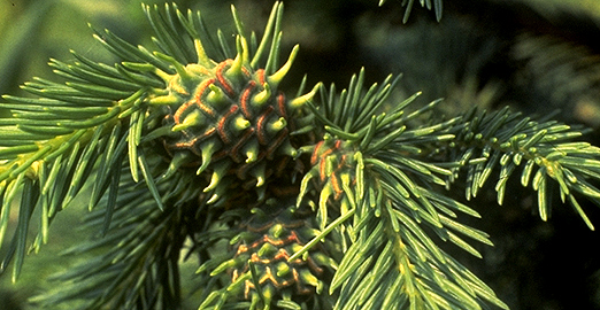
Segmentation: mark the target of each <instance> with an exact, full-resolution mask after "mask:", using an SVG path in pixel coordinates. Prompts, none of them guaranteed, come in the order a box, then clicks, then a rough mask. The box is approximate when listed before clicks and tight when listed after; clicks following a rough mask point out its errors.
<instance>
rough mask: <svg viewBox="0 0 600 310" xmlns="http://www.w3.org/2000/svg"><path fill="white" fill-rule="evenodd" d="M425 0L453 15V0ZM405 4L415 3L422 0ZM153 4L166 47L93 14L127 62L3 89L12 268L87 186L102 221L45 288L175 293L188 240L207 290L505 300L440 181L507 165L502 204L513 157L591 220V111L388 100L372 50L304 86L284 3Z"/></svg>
mask: <svg viewBox="0 0 600 310" xmlns="http://www.w3.org/2000/svg"><path fill="white" fill-rule="evenodd" d="M383 2H384V1H381V4H383ZM420 3H421V5H422V6H426V7H427V8H428V9H432V8H434V9H435V11H436V16H437V17H438V19H439V18H440V17H441V4H442V2H441V1H433V2H431V1H420ZM402 4H403V5H407V10H406V13H405V20H406V18H408V14H409V13H410V10H411V8H412V6H413V4H414V1H404V2H403V3H402ZM143 9H144V12H145V14H146V16H147V17H148V20H149V22H150V24H151V26H152V28H153V30H154V32H155V36H154V37H153V42H154V45H155V49H154V50H152V49H149V48H147V47H144V46H133V45H131V44H129V43H127V42H126V41H124V40H123V39H121V38H119V37H118V36H116V35H114V34H113V33H111V32H110V31H104V32H100V31H95V37H96V38H97V39H98V40H99V41H100V42H101V43H102V44H103V46H104V47H105V48H107V49H108V50H109V51H111V52H112V53H113V54H115V55H116V56H118V57H119V58H120V59H121V60H120V62H119V63H117V64H115V65H114V66H109V65H106V64H99V63H96V62H94V61H93V60H90V59H88V58H85V57H83V56H81V55H79V54H77V53H76V52H73V55H74V57H75V58H76V59H77V61H76V62H74V63H72V64H67V63H63V62H60V61H58V60H51V62H50V66H51V67H52V68H53V70H54V72H55V73H56V74H57V75H58V76H60V77H61V78H63V79H65V82H64V83H57V82H53V81H48V80H43V79H36V80H34V82H30V83H26V84H25V85H24V86H23V89H24V90H25V91H27V92H29V93H31V94H32V95H34V97H33V98H31V97H17V96H10V95H5V96H3V98H4V100H5V102H2V103H0V107H2V108H8V109H10V111H11V112H12V113H13V115H12V117H10V118H4V119H0V135H2V137H3V138H4V139H2V140H1V141H0V205H1V209H0V244H1V243H2V241H3V239H4V237H5V236H6V234H7V231H8V230H9V214H10V212H11V208H15V207H17V208H18V211H19V218H18V223H17V226H16V233H15V234H14V237H13V240H12V242H11V243H10V245H9V249H8V254H6V256H5V257H3V258H2V261H1V262H0V271H4V270H5V269H6V268H7V266H8V264H9V263H10V262H11V261H14V269H13V279H16V278H17V277H18V275H19V273H20V270H21V268H22V265H23V259H24V256H25V253H26V250H27V245H28V241H29V240H28V230H29V226H30V223H31V222H32V221H36V220H37V221H38V222H39V227H40V230H39V233H38V236H37V237H36V239H35V240H34V241H33V245H32V249H33V250H36V251H37V250H38V249H39V248H40V246H41V245H42V244H43V243H45V242H46V241H47V235H48V226H49V224H50V223H51V222H52V220H53V219H54V218H55V216H56V215H57V213H58V212H59V211H61V210H63V209H64V208H66V207H67V206H68V205H69V204H70V203H71V202H73V201H74V199H75V198H76V197H77V196H78V195H80V194H81V193H82V192H84V191H86V190H87V191H89V193H90V195H89V197H87V199H88V200H87V202H86V205H87V206H88V207H89V209H90V210H91V213H90V216H89V217H88V218H87V219H86V221H85V226H86V229H89V230H92V231H96V232H97V238H95V239H94V240H92V241H91V242H88V243H84V244H81V245H79V246H76V247H74V248H72V249H70V250H68V251H67V252H66V254H72V255H80V254H82V253H95V252H103V253H102V254H101V255H99V256H97V257H96V258H94V259H92V260H90V261H87V262H82V263H80V264H77V265H76V266H75V267H73V268H71V269H70V270H67V271H66V272H64V273H62V274H60V275H58V276H56V277H55V279H57V280H60V281H64V282H66V283H67V284H66V285H64V286H62V287H60V290H57V291H50V292H49V293H47V294H44V295H41V296H39V297H38V298H36V299H34V301H36V302H39V303H40V304H41V305H43V306H45V307H52V306H55V305H58V304H63V303H70V302H73V301H76V302H82V304H81V308H82V309H83V308H85V309H103V308H105V307H109V308H111V309H115V308H122V307H123V308H136V309H147V308H169V307H174V306H175V307H176V306H177V305H178V304H179V302H180V300H181V293H180V284H179V270H178V263H179V261H180V258H181V257H180V256H181V255H182V252H181V251H182V249H184V248H185V247H187V245H185V244H186V243H185V242H186V241H189V244H191V246H190V247H189V249H188V250H189V251H188V255H187V257H186V258H189V257H191V256H195V257H197V258H198V261H199V268H198V270H197V275H196V276H197V278H196V281H197V283H198V284H199V285H200V286H201V289H200V290H201V295H202V297H201V301H200V304H199V307H200V309H263V310H264V309H275V308H282V309H305V308H311V309H331V308H333V309H406V308H408V309H456V308H468V309H486V308H489V307H490V306H492V305H493V306H497V307H500V308H503V309H507V308H508V307H507V305H506V304H504V303H503V302H502V301H501V300H500V299H498V298H497V297H496V296H495V294H494V292H493V291H492V290H491V288H489V287H488V286H487V285H486V284H485V283H483V281H481V280H480V279H478V278H477V277H476V276H475V275H474V274H473V273H471V272H470V271H469V270H468V269H467V268H466V267H465V266H463V265H461V264H460V263H459V262H458V261H457V260H456V259H454V258H453V257H452V256H451V255H449V254H448V253H447V252H446V251H444V250H442V248H440V246H439V244H440V242H449V243H452V244H454V245H455V246H457V247H459V248H461V249H462V250H464V251H466V252H467V253H470V254H472V255H473V256H475V257H479V258H481V257H482V255H481V253H480V252H479V251H478V249H477V248H476V247H475V246H473V245H472V244H471V242H473V241H476V242H478V243H481V244H484V245H490V246H491V245H493V244H492V242H491V241H490V239H489V236H488V235H487V234H486V233H485V232H483V231H481V230H479V229H476V228H474V227H469V226H467V225H465V224H463V223H462V222H461V221H460V218H459V216H461V215H462V216H464V215H466V216H471V217H480V215H479V213H478V212H477V211H476V210H475V209H474V208H473V207H472V206H469V205H467V204H464V203H461V202H459V201H458V200H455V199H453V198H450V197H449V196H448V195H447V194H446V192H445V191H447V190H449V189H450V187H451V186H452V185H454V184H455V183H457V182H458V180H464V181H465V183H466V185H467V186H466V192H465V195H466V198H467V200H470V199H471V198H472V197H475V196H476V195H477V194H478V193H479V191H480V190H481V188H483V186H485V185H486V184H487V183H488V181H489V180H492V179H494V178H491V176H492V174H495V173H497V174H498V175H499V178H498V181H497V182H496V187H495V189H496V191H497V197H498V198H497V200H498V203H499V204H502V202H503V199H504V195H505V192H506V186H507V184H508V181H509V180H512V179H511V178H510V177H511V176H512V175H513V173H514V172H515V171H517V170H518V169H517V168H519V166H523V169H522V173H521V178H520V182H521V184H522V185H523V186H528V185H529V184H530V183H531V184H532V188H533V189H534V191H537V194H538V210H539V213H540V216H541V217H542V219H543V220H546V219H547V218H548V216H549V214H550V211H551V208H550V205H549V201H550V195H549V193H550V187H552V186H555V187H556V186H557V187H558V188H559V193H560V197H561V199H562V201H563V202H567V201H568V202H569V203H570V204H571V205H572V206H573V208H575V210H576V211H577V212H578V214H579V215H580V216H581V217H582V218H583V220H584V221H585V222H586V224H587V225H588V226H589V227H590V228H591V229H593V226H592V224H591V223H590V221H589V219H588V218H587V217H586V215H585V213H584V212H583V210H582V209H581V206H580V205H579V203H578V201H577V199H576V198H579V197H585V198H587V199H589V200H591V201H593V202H595V203H596V204H598V203H600V190H598V189H597V188H596V187H595V185H593V184H594V183H595V182H596V181H597V180H598V178H600V171H598V169H599V167H600V160H599V159H598V158H600V157H599V155H600V149H598V148H597V147H594V146H592V145H590V144H589V143H586V142H580V141H578V140H577V139H579V138H580V136H581V135H582V134H583V133H584V132H585V131H584V130H579V129H578V128H572V127H570V126H567V125H564V124H560V123H558V122H554V121H548V120H533V119H531V118H529V117H523V116H522V115H520V114H519V113H516V112H513V111H511V110H510V109H508V108H506V109H502V110H499V111H493V112H486V111H479V110H477V109H475V108H473V109H472V110H470V111H467V112H465V113H464V114H463V115H458V116H456V117H453V118H450V119H444V118H442V117H429V118H428V119H427V116H429V115H430V114H431V113H432V112H433V111H435V109H436V107H437V106H438V105H440V104H442V101H441V100H435V101H433V102H431V103H429V104H426V105H424V106H421V107H417V108H415V109H411V108H412V106H411V105H414V103H415V101H416V100H417V98H418V97H419V94H420V93H416V94H414V95H413V96H410V97H409V98H407V99H406V100H404V101H402V102H399V103H397V102H391V101H392V100H390V95H391V93H392V91H393V88H394V86H395V85H396V84H397V83H398V80H399V77H398V78H394V77H393V76H391V75H390V76H388V77H387V78H386V79H384V81H383V82H382V83H380V84H374V85H372V86H371V87H365V85H364V84H365V72H364V70H361V71H360V72H359V73H358V74H357V75H354V76H353V77H352V78H351V79H350V82H349V85H348V87H347V88H345V89H343V90H341V91H338V90H337V89H336V87H335V85H332V86H331V87H330V88H329V89H327V88H325V87H324V86H323V85H322V84H321V83H318V84H316V85H315V86H314V87H313V88H312V89H311V90H310V91H308V92H307V93H305V88H306V79H305V80H303V81H302V83H301V84H300V87H299V90H298V93H297V94H296V96H286V94H285V93H283V92H282V91H281V90H280V89H279V88H278V87H279V85H280V82H281V81H282V80H283V78H284V77H285V76H286V74H287V73H288V72H289V70H290V68H291V66H292V64H293V62H294V59H295V58H296V56H297V54H298V47H297V46H296V47H294V48H293V49H292V50H291V52H290V54H289V56H288V57H287V60H286V61H285V62H283V64H280V63H279V61H280V60H279V58H280V52H281V51H280V49H281V43H282V33H281V27H282V16H283V5H282V4H281V3H279V2H277V3H275V5H274V6H273V9H272V11H271V15H270V17H269V20H268V22H267V25H266V27H265V29H264V32H263V36H262V38H261V39H260V40H257V39H256V34H254V33H251V34H250V35H248V34H247V33H246V30H245V28H244V24H243V23H242V21H241V19H240V18H239V16H238V13H237V11H236V9H235V8H233V7H232V16H233V23H234V26H235V29H236V33H235V34H234V36H233V38H234V40H233V42H230V41H231V40H229V36H228V35H225V34H223V32H222V31H218V32H217V35H216V39H213V37H212V35H211V34H210V33H209V32H208V30H207V27H206V25H204V22H203V19H202V15H201V14H200V13H199V12H196V13H194V12H192V11H187V14H184V13H183V12H181V11H180V10H179V9H178V8H177V7H176V5H174V4H173V5H165V7H164V8H160V7H158V6H152V7H151V6H143ZM409 107H410V108H409ZM16 202H19V204H18V205H17V204H16ZM36 208H39V210H40V212H37V213H35V212H34V210H35V209H36ZM34 214H37V215H35V216H37V218H33V216H34Z"/></svg>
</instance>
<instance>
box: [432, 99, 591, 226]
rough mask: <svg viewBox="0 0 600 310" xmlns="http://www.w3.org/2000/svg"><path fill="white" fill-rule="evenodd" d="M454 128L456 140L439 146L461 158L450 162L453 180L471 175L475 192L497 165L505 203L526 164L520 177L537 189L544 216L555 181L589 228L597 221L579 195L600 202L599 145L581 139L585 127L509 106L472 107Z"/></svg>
mask: <svg viewBox="0 0 600 310" xmlns="http://www.w3.org/2000/svg"><path fill="white" fill-rule="evenodd" d="M450 132H452V133H454V134H455V135H456V138H455V140H453V141H451V142H450V143H447V144H445V145H443V146H442V147H441V148H440V149H438V151H443V152H446V154H447V155H448V158H447V159H448V160H450V161H455V162H457V163H459V166H458V167H455V168H452V170H453V171H454V174H453V175H452V176H450V177H449V178H448V182H449V183H448V185H450V184H451V183H452V182H453V181H454V179H455V178H457V177H459V176H460V177H464V178H466V180H467V183H466V190H465V196H466V198H467V200H469V199H470V198H471V197H475V196H476V195H477V193H478V192H479V189H481V188H482V187H483V186H484V185H485V184H486V182H487V181H488V180H489V179H490V176H491V175H492V173H493V172H494V170H495V169H497V168H499V169H500V171H499V178H498V181H497V182H496V185H495V190H496V192H497V201H498V204H500V205H501V204H502V202H503V200H504V195H505V193H506V185H507V184H508V182H509V178H510V177H511V176H512V174H513V173H514V172H515V171H516V170H517V168H518V167H519V166H522V172H521V177H520V183H521V185H523V186H524V187H527V186H529V184H531V187H532V189H533V190H534V191H536V192H537V196H538V212H539V215H540V217H541V218H542V220H544V221H546V220H547V219H548V217H549V215H550V213H551V205H550V199H551V197H550V194H549V193H550V188H551V187H553V186H557V187H558V189H559V193H560V198H561V201H562V202H563V203H565V202H569V204H570V205H571V206H572V207H573V208H574V209H575V210H576V212H577V213H578V214H579V215H580V216H581V218H582V219H583V220H584V222H585V223H586V225H587V226H588V227H589V228H590V229H592V230H593V229H594V226H593V225H592V223H591V222H590V220H589V219H588V217H587V216H586V214H585V212H584V211H583V209H582V208H581V206H580V205H579V203H578V202H577V199H576V195H577V196H583V197H585V198H586V199H588V200H590V201H592V202H594V203H595V204H598V197H599V193H600V192H599V191H598V189H597V188H596V187H595V186H594V185H593V184H594V183H595V182H597V180H598V177H599V176H600V174H598V167H599V165H598V159H597V158H598V157H597V156H598V155H599V154H600V149H599V148H598V147H595V146H592V145H590V144H589V143H587V142H583V141H577V140H576V139H578V138H580V137H581V136H582V135H583V134H584V133H585V132H586V130H581V129H578V128H576V127H575V128H572V127H571V126H568V125H565V124H561V123H559V122H556V121H543V120H541V121H536V120H532V119H531V118H529V117H523V116H521V114H520V113H518V112H513V111H511V110H510V109H509V108H505V109H502V110H499V111H494V112H485V111H481V112H477V111H476V110H475V109H473V110H472V111H471V112H469V113H468V114H467V115H466V116H465V117H464V118H463V120H462V124H461V125H459V126H456V127H454V128H453V129H452V130H451V131H450Z"/></svg>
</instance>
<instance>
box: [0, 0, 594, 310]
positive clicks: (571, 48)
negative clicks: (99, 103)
mask: <svg viewBox="0 0 600 310" xmlns="http://www.w3.org/2000/svg"><path fill="white" fill-rule="evenodd" d="M145 2H146V3H149V2H150V3H160V1H155V0H152V1H145ZM175 2H177V3H178V5H179V7H180V8H188V7H189V8H192V9H201V10H202V11H203V14H204V16H205V17H206V18H207V22H208V23H209V24H211V26H213V28H214V29H216V28H217V27H224V28H223V30H226V29H227V27H229V22H230V18H229V1H175ZM272 2H273V1H270V0H269V1H267V0H254V1H250V0H237V1H232V3H233V4H235V5H236V7H237V8H238V10H239V12H240V14H241V15H242V19H243V20H245V21H246V23H247V27H248V28H250V29H262V26H263V24H264V22H265V18H266V17H267V15H268V13H269V11H270V8H271V6H272ZM284 2H285V5H286V13H285V14H286V15H285V16H286V17H285V25H284V32H285V37H284V38H285V40H286V41H285V44H286V45H287V46H286V48H287V49H289V47H290V46H291V45H292V44H295V43H300V45H301V52H300V55H299V57H298V59H297V61H296V62H295V65H294V68H293V70H292V72H291V73H290V75H289V76H288V77H287V78H286V80H285V81H284V83H285V84H284V87H287V88H289V89H290V90H294V87H295V86H296V85H297V83H298V82H299V80H300V78H301V77H302V75H303V74H304V73H308V77H309V85H311V84H314V83H316V82H317V81H323V82H325V83H326V84H329V83H332V82H335V83H336V84H338V85H345V83H346V81H347V80H348V78H349V77H350V75H351V74H352V73H355V72H357V71H359V70H360V68H361V67H362V66H364V67H365V68H366V72H367V79H368V82H376V81H380V80H382V79H383V78H384V77H385V76H386V75H387V74H389V73H395V74H397V73H403V74H404V77H403V79H402V81H401V83H400V86H399V90H398V96H401V95H403V94H412V93H414V92H416V91H423V96H422V97H421V98H420V99H419V100H421V103H423V104H424V103H427V102H429V100H433V99H436V98H439V97H444V98H446V101H445V104H443V105H442V108H441V111H440V113H445V114H450V115H451V114H458V113H460V112H461V111H463V110H464V109H466V108H469V107H470V106H472V105H475V104H477V105H481V106H484V107H488V108H494V107H498V106H504V105H507V104H508V105H511V106H513V107H514V108H516V109H520V110H523V111H524V112H526V113H531V114H534V115H539V116H545V115H547V114H549V113H551V112H552V111H554V110H557V109H560V111H561V112H560V113H559V114H558V115H557V116H556V117H557V118H559V119H561V120H563V121H565V122H567V123H584V124H585V125H587V126H590V127H592V128H595V130H594V132H593V133H592V134H591V135H589V136H588V139H589V140H590V141H591V142H593V143H594V144H595V145H600V139H599V137H600V136H599V133H600V132H599V131H598V129H597V128H598V127H599V126H600V41H599V40H598V38H599V37H600V2H597V1H594V0H570V1H567V0H510V1H508V0H505V1H500V0H445V1H444V10H443V18H442V20H441V22H439V23H438V22H436V20H435V16H434V14H433V12H430V11H427V10H425V9H421V8H417V7H415V8H414V9H413V12H412V14H411V16H410V18H409V20H408V22H407V23H402V18H403V16H404V8H403V7H402V6H401V4H402V1H400V0H388V1H387V2H386V4H385V5H384V6H383V7H377V1H376V0H330V1H320V0H287V1H284ZM415 6H419V5H418V4H415ZM223 21H224V22H225V24H224V23H223ZM87 22H90V23H92V24H93V25H94V27H95V28H97V29H101V28H109V29H111V31H113V32H115V33H117V34H118V35H120V36H121V37H123V38H125V39H127V40H129V41H130V42H134V43H144V42H148V39H149V38H148V36H147V33H149V31H148V30H149V26H148V25H147V24H146V23H145V21H144V17H143V14H142V11H141V9H140V5H139V1H137V0H136V1H117V0H107V1H97V2H91V1H83V0H81V1H78V0H62V1H58V0H55V1H48V0H37V1H36V0H12V1H9V0H1V1H0V93H3V94H4V93H18V92H19V90H18V85H19V84H21V83H22V82H23V81H26V80H29V79H31V77H33V76H42V77H48V76H50V74H51V72H50V69H48V68H47V67H46V62H47V60H48V59H49V58H50V57H52V58H57V59H61V60H67V61H68V60H69V59H73V56H71V55H70V54H69V49H74V50H77V51H78V52H80V53H82V54H83V55H85V56H87V57H90V58H92V59H95V60H98V61H103V62H106V63H111V62H113V61H114V59H111V57H110V56H109V55H108V54H105V53H104V51H102V49H100V48H99V46H98V45H97V43H95V42H94V40H93V39H92V38H91V31H90V30H89V28H88V27H87V26H86V23H87ZM0 113H2V111H0ZM454 191H455V193H456V196H461V195H462V193H463V191H462V190H461V189H460V188H458V187H457V188H454ZM487 192H489V195H486V194H485V193H486V192H485V191H484V192H482V193H484V194H482V195H480V197H478V198H477V199H475V200H474V201H471V202H470V203H471V204H472V205H474V206H477V207H476V209H477V210H478V211H479V212H480V213H482V215H483V218H482V219H479V220H470V219H464V221H472V222H471V223H467V224H469V225H471V226H473V227H477V228H479V229H482V230H484V231H486V232H488V233H489V234H490V235H491V239H492V241H493V242H494V243H495V247H483V246H482V247H480V248H478V250H480V251H481V252H482V253H483V254H484V259H482V260H480V259H477V258H473V257H471V256H469V255H468V254H466V253H463V252H462V251H458V250H456V251H455V250H453V249H452V248H451V247H449V248H448V249H447V250H448V251H452V253H451V254H452V255H454V256H455V257H457V258H459V260H461V261H463V262H465V263H466V264H467V266H468V267H469V268H471V270H473V271H474V272H475V273H476V274H477V275H479V276H480V277H481V278H482V279H483V280H484V281H485V282H486V283H488V284H489V285H490V286H491V287H492V288H493V289H494V290H495V291H496V293H497V294H498V296H499V297H500V299H502V300H504V301H505V302H506V303H507V304H508V305H509V306H510V307H511V309H515V310H522V309H600V253H599V252H598V251H597V250H596V248H597V245H598V244H600V236H599V235H598V233H597V232H591V231H589V230H588V229H587V227H586V226H585V224H584V223H583V222H582V221H581V219H580V218H579V217H578V216H577V214H576V213H575V212H573V211H572V210H570V208H569V207H563V208H554V214H552V217H551V219H550V220H549V221H548V222H542V221H540V220H539V217H537V216H536V212H537V211H536V207H535V203H534V201H535V199H534V198H532V197H530V196H529V194H527V193H524V191H523V189H522V188H521V187H520V185H515V186H514V189H513V191H512V194H511V195H507V198H506V199H505V202H504V204H503V206H497V205H496V203H495V193H494V191H493V188H489V190H488V191H487ZM556 203H557V204H558V203H560V202H559V201H556ZM80 209H81V208H76V207H75V206H74V207H73V208H72V209H71V210H67V212H64V213H63V214H61V216H59V218H60V220H59V221H57V222H55V223H54V224H53V227H52V232H51V233H52V234H51V236H52V239H51V240H50V242H49V245H48V246H46V247H44V248H43V249H42V250H41V252H40V253H38V254H34V255H32V256H33V257H30V259H29V260H28V262H27V263H26V265H25V273H24V276H23V277H22V278H21V279H20V280H19V282H18V283H17V284H16V285H12V284H10V283H9V282H10V280H9V277H6V276H4V277H2V278H0V289H1V290H2V293H0V305H2V307H1V308H2V309H18V308H19V307H22V308H23V309H28V308H27V306H26V304H25V300H26V299H27V298H28V297H29V296H31V295H33V294H35V293H36V292H38V293H39V292H40V290H43V289H44V288H45V287H46V288H47V287H49V286H50V285H52V284H48V283H46V282H45V281H44V280H41V279H42V278H44V277H45V276H47V275H49V274H51V273H53V272H56V271H58V270H60V269H64V268H68V266H69V263H70V261H69V260H67V259H64V258H62V257H60V256H59V255H58V253H59V252H60V250H61V249H64V248H66V247H68V246H69V245H72V244H73V242H75V241H76V240H80V239H81V236H82V235H81V232H79V231H77V228H76V227H77V226H78V223H79V218H80V217H81V215H82V213H83V212H85V210H80ZM584 209H585V210H586V211H587V212H588V215H589V216H590V218H591V219H592V222H593V223H595V224H596V225H597V226H598V225H600V211H599V210H597V207H596V206H592V205H587V206H584ZM0 251H1V249H0ZM79 259H85V258H79ZM182 270H183V271H184V272H186V271H189V272H190V273H191V272H193V270H194V269H193V267H190V268H188V269H185V268H183V269H182ZM190 278H191V277H188V276H186V275H185V274H184V275H182V280H183V281H184V282H183V283H184V284H185V283H187V284H189V286H191V284H190V282H189V281H190ZM186 281H187V282H186ZM184 291H185V290H184ZM190 305H191V307H190V309H193V308H194V305H195V306H197V303H194V302H193V301H191V302H190Z"/></svg>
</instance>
